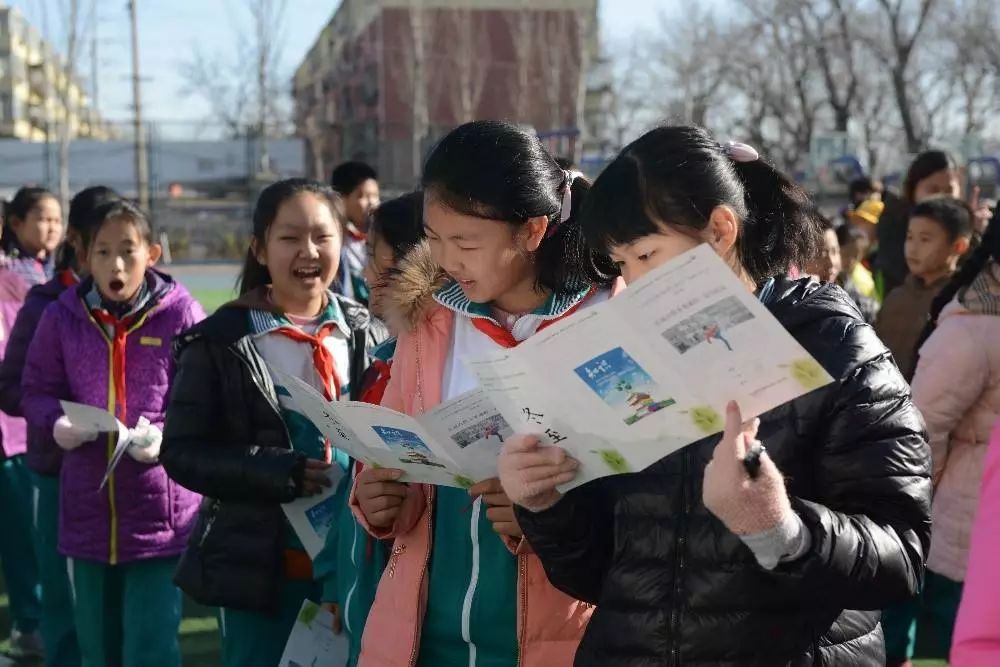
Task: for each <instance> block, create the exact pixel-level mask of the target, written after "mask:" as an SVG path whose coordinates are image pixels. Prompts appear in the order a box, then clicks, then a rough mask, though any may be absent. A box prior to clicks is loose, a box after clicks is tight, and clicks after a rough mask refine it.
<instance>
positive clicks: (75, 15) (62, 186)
mask: <svg viewBox="0 0 1000 667" xmlns="http://www.w3.org/2000/svg"><path fill="white" fill-rule="evenodd" d="M79 16H80V3H79V0H69V28H68V30H69V32H68V33H67V35H66V62H65V63H64V65H63V70H62V72H61V73H60V79H59V88H60V100H61V103H62V109H61V111H62V125H61V127H60V128H59V201H60V203H61V204H62V207H63V210H64V211H65V210H68V208H69V199H70V191H69V189H70V178H69V177H70V174H69V148H70V141H71V140H72V132H73V107H74V105H73V102H74V99H73V95H72V93H71V89H72V87H73V86H74V84H75V81H74V78H75V76H76V68H75V65H76V56H77V40H78V38H79V35H78V34H77V32H78V30H79ZM77 92H80V91H79V90H77ZM78 122H79V121H78Z"/></svg>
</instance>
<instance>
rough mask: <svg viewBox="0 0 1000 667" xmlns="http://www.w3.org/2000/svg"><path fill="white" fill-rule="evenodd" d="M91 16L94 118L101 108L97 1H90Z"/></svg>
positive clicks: (91, 89)
mask: <svg viewBox="0 0 1000 667" xmlns="http://www.w3.org/2000/svg"><path fill="white" fill-rule="evenodd" d="M90 16H91V19H92V22H93V23H92V25H91V28H90V29H91V33H90V34H91V37H90V97H91V101H90V108H91V109H92V110H93V112H94V117H95V118H96V117H97V116H98V113H99V112H98V109H99V107H100V104H99V99H100V98H99V97H98V92H99V89H98V76H97V74H98V68H99V66H100V62H101V61H100V60H99V59H98V56H97V26H98V23H99V21H98V20H97V0H90Z"/></svg>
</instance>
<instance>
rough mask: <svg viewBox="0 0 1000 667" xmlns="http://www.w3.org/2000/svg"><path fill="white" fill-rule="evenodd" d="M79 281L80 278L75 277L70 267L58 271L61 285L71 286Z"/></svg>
mask: <svg viewBox="0 0 1000 667" xmlns="http://www.w3.org/2000/svg"><path fill="white" fill-rule="evenodd" d="M79 282H80V279H79V278H77V277H76V274H75V273H73V271H72V270H71V269H65V270H63V271H60V272H59V284H60V285H62V286H63V287H73V286H74V285H76V284H77V283H79Z"/></svg>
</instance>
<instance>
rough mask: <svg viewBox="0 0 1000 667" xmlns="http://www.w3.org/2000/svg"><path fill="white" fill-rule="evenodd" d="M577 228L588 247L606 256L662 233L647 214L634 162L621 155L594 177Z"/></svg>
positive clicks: (635, 162) (643, 193)
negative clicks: (616, 247)
mask: <svg viewBox="0 0 1000 667" xmlns="http://www.w3.org/2000/svg"><path fill="white" fill-rule="evenodd" d="M580 227H581V228H582V229H583V235H584V238H586V240H587V244H588V245H589V246H590V247H591V248H593V249H594V250H596V251H598V252H602V253H605V254H607V253H608V252H609V251H610V249H611V248H612V247H614V246H617V245H624V244H626V243H631V242H633V241H635V240H637V239H639V238H642V237H643V236H649V235H650V234H658V233H660V232H662V227H661V226H660V224H659V223H657V222H656V220H654V219H653V217H652V216H651V215H650V214H649V210H648V206H647V202H646V193H645V187H644V183H643V179H642V172H641V170H640V169H639V163H638V162H637V161H636V160H635V158H633V157H631V156H628V155H621V156H619V157H618V158H616V159H615V160H614V161H613V162H612V163H611V164H609V165H608V166H607V167H605V169H604V171H602V172H601V175H600V176H598V177H597V180H596V181H594V185H593V187H591V188H590V192H589V193H588V194H587V198H586V199H585V200H584V204H583V212H582V214H581V217H580Z"/></svg>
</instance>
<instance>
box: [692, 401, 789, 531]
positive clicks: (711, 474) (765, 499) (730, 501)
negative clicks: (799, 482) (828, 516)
mask: <svg viewBox="0 0 1000 667" xmlns="http://www.w3.org/2000/svg"><path fill="white" fill-rule="evenodd" d="M758 425H759V421H758V420H754V421H753V422H750V423H746V424H744V423H743V417H742V415H741V414H740V408H739V406H738V405H736V403H730V404H729V407H728V408H727V410H726V430H725V432H724V433H723V435H722V440H721V441H720V442H719V444H718V445H716V447H715V452H714V454H713V455H712V460H711V461H709V463H708V465H707V466H705V478H704V486H703V488H702V500H703V501H704V503H705V507H707V508H708V509H709V511H710V512H712V514H714V515H715V516H716V517H718V519H719V520H720V521H722V523H724V524H725V526H726V528H728V529H729V530H730V531H732V532H733V533H735V534H736V535H754V534H757V533H764V532H767V531H769V530H771V529H773V528H775V527H776V526H778V525H779V524H782V522H787V521H788V520H789V519H790V518H791V515H792V506H791V503H790V502H789V500H788V493H787V492H786V491H785V480H784V478H783V477H782V476H781V473H780V472H779V471H778V468H777V467H776V466H775V465H774V461H772V460H771V457H769V456H768V455H767V452H764V453H763V454H761V457H760V472H759V474H758V475H757V478H756V479H751V478H750V475H749V474H748V473H747V470H746V468H745V467H744V466H743V457H744V456H746V452H747V450H748V449H749V448H750V445H751V444H752V443H753V442H754V441H755V439H756V437H757V426H758Z"/></svg>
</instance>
